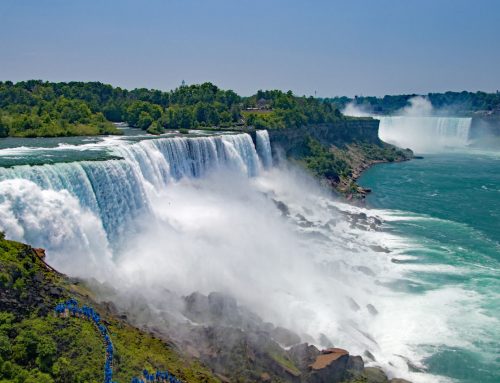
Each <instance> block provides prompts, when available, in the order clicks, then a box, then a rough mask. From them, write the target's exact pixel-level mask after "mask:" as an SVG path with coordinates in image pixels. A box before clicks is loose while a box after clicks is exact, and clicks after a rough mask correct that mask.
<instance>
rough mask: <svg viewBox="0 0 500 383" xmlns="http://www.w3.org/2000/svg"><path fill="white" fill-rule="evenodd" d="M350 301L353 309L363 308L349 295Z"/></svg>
mask: <svg viewBox="0 0 500 383" xmlns="http://www.w3.org/2000/svg"><path fill="white" fill-rule="evenodd" d="M348 301H349V307H350V308H351V310H352V311H359V310H360V309H361V307H360V306H359V305H358V303H357V302H356V301H355V300H354V299H352V298H350V297H349V299H348Z"/></svg>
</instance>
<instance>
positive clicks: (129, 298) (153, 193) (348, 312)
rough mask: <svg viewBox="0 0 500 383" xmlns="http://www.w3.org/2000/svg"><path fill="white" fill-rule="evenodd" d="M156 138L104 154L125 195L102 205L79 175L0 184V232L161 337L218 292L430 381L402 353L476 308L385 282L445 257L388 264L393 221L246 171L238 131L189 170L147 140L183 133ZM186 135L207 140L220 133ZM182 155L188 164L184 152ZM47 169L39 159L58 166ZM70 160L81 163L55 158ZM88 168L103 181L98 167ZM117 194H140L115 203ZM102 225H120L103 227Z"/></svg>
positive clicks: (290, 179) (400, 249)
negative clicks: (76, 181)
mask: <svg viewBox="0 0 500 383" xmlns="http://www.w3.org/2000/svg"><path fill="white" fill-rule="evenodd" d="M165 140H166V141H161V142H158V141H157V140H150V141H147V142H146V141H143V142H140V143H137V144H134V145H128V144H127V145H124V146H123V147H120V148H119V150H120V151H121V152H122V153H124V155H125V154H127V155H128V157H125V158H126V160H124V161H107V162H106V163H105V165H106V166H107V167H106V168H102V169H103V171H104V172H105V174H106V177H111V176H112V174H113V172H115V171H116V172H117V173H116V175H117V177H120V180H121V182H127V184H126V185H127V186H126V187H125V185H120V187H116V188H115V189H114V191H113V193H115V194H117V193H119V192H122V191H123V192H124V193H125V194H123V195H119V194H117V195H115V196H113V198H109V196H108V195H106V196H105V199H104V200H100V206H101V208H100V210H98V212H99V214H100V215H99V214H98V213H97V211H96V210H93V209H95V207H94V208H93V207H92V206H94V205H93V204H92V203H89V202H86V201H87V200H88V199H89V198H88V196H87V193H86V192H85V193H83V192H82V190H81V189H83V186H82V187H81V188H80V189H75V190H77V191H78V192H79V193H80V194H78V198H76V197H75V194H72V193H70V192H69V191H68V190H66V189H61V190H44V189H43V188H41V187H39V186H38V185H37V184H35V183H34V182H32V181H29V180H26V179H21V180H3V181H0V183H1V185H0V187H1V189H2V190H5V191H6V192H5V193H4V194H3V195H2V197H1V198H0V215H1V219H0V222H1V225H2V227H1V229H2V230H4V231H5V232H6V234H7V236H8V237H9V238H12V239H17V240H23V241H29V242H30V243H32V244H33V245H35V246H40V247H44V248H46V249H47V260H48V262H49V263H50V264H51V265H52V266H54V267H55V268H56V269H58V270H60V271H62V272H64V273H66V274H68V275H70V276H73V277H82V278H85V279H86V280H87V281H92V280H95V282H88V283H91V285H93V286H94V287H95V291H96V293H97V294H98V297H99V298H100V299H102V300H106V301H112V302H113V303H115V304H116V306H117V308H118V310H120V311H121V312H123V313H125V314H126V315H127V317H128V318H129V319H130V320H131V321H132V322H133V323H135V324H136V325H138V326H140V327H144V328H147V329H154V330H155V331H159V332H163V333H165V334H170V333H172V331H171V329H172V328H173V327H175V329H176V331H173V334H174V336H175V335H177V334H178V331H179V332H182V328H183V326H188V325H192V324H193V322H192V320H191V319H189V318H187V317H186V316H185V300H184V297H185V296H187V295H189V294H191V293H193V292H200V293H202V294H209V293H211V292H214V291H217V292H221V293H225V294H228V295H230V296H232V297H234V298H235V299H236V301H237V303H238V305H239V306H240V307H244V308H245V310H247V311H248V312H251V313H254V314H255V315H258V316H259V317H260V318H262V321H265V322H270V323H272V324H273V325H274V326H282V327H285V328H288V329H290V330H292V331H294V332H295V333H296V334H298V335H299V336H300V338H301V341H308V342H310V343H314V344H316V345H318V347H325V342H324V338H326V339H328V340H329V342H331V343H332V344H334V345H335V346H338V347H342V348H346V349H348V350H349V351H350V352H351V353H352V354H354V355H356V354H357V355H363V354H364V353H365V351H369V352H370V353H371V354H372V355H373V356H374V357H375V358H376V360H377V362H376V364H377V365H380V366H382V367H384V368H385V369H386V371H387V372H388V373H389V375H391V376H394V375H397V376H400V377H406V378H408V379H411V380H412V381H415V382H419V381H422V382H424V381H425V382H429V381H433V380H435V381H437V378H435V377H432V376H429V375H428V374H425V375H423V374H421V373H415V372H412V371H410V369H409V367H408V364H407V360H411V361H412V363H413V364H414V365H420V363H422V362H423V360H424V359H425V357H426V353H425V352H422V349H420V348H419V347H418V345H420V344H433V345H439V344H445V343H446V344H447V345H451V346H454V345H455V346H457V347H458V346H466V345H467V342H466V341H465V340H464V339H463V338H462V337H460V336H457V333H456V331H455V327H456V326H455V323H453V320H451V322H450V318H451V319H453V318H460V320H467V323H469V322H471V323H472V322H473V321H474V320H475V319H476V318H472V319H470V320H468V319H467V315H473V314H474V313H469V314H467V315H464V313H460V312H459V311H460V307H463V305H462V304H461V303H460V302H462V301H463V300H471V299H473V298H474V297H471V296H470V294H467V293H466V292H464V291H462V290H460V289H459V288H452V287H450V288H443V289H440V290H435V291H429V292H427V293H425V294H421V295H412V294H408V293H405V292H404V291H398V290H397V289H393V288H391V286H392V285H394V284H397V283H399V281H404V280H405V279H406V278H407V275H408V273H410V272H412V271H414V270H415V267H422V269H423V270H424V269H425V270H427V271H435V272H441V268H442V266H438V265H436V266H433V265H429V266H415V265H412V264H411V263H405V262H393V259H395V258H396V259H399V260H406V259H409V258H410V257H409V256H408V255H405V254H404V252H405V250H406V249H408V247H409V246H410V245H409V244H408V243H407V242H405V241H404V240H403V239H402V238H400V237H398V236H396V235H394V234H391V233H388V232H385V231H383V230H382V227H383V222H384V221H390V220H394V219H400V218H398V217H395V216H392V215H390V214H388V212H385V211H380V210H368V209H364V208H359V207H354V206H350V205H347V204H344V203H342V202H339V201H337V200H336V199H335V198H334V196H333V195H332V194H331V193H330V192H329V191H327V190H325V189H323V188H322V187H321V186H320V185H318V183H317V181H316V180H314V179H313V178H311V177H310V176H308V175H307V174H304V172H302V171H301V170H299V169H297V168H295V167H293V166H290V165H289V164H288V163H286V162H282V163H281V164H279V165H276V166H274V167H269V169H268V170H265V167H264V166H263V164H262V163H260V164H257V165H258V166H256V167H255V168H254V167H253V166H254V165H255V163H254V162H255V158H257V157H256V152H255V148H253V145H252V144H251V140H249V137H247V136H246V135H240V136H230V137H228V138H225V141H224V140H221V139H220V138H219V139H218V140H219V141H217V142H218V144H217V145H219V144H221V145H224V146H225V147H227V148H229V149H230V150H228V151H227V155H228V157H227V161H228V162H227V164H228V166H226V165H224V164H222V163H220V162H216V161H215V157H211V161H212V163H213V164H215V163H217V164H218V165H217V166H215V165H214V166H212V167H210V168H209V167H208V165H207V164H208V163H209V162H207V161H208V157H205V156H204V155H203V156H201V157H200V158H202V159H203V161H205V162H204V163H203V164H204V166H207V167H206V170H205V171H203V172H202V173H198V172H200V171H201V170H200V169H198V170H197V174H201V175H200V176H198V177H190V176H183V177H179V178H177V179H172V178H168V177H167V178H165V174H164V172H165V169H167V168H163V167H162V166H163V165H165V164H163V161H164V160H163V159H162V158H164V157H162V154H160V152H159V151H155V150H157V149H159V148H160V149H163V150H166V148H168V150H173V148H182V146H181V145H180V144H181V143H183V142H185V141H186V139H185V138H183V139H171V140H170V141H168V139H165ZM172 140H174V141H175V142H174V143H175V145H173V141H172ZM194 140H197V141H196V142H197V143H198V144H200V145H204V146H205V145H208V144H209V143H214V140H216V139H215V138H199V139H192V141H194ZM167 144H168V145H167ZM243 144H245V145H247V146H245V147H243V146H242V145H243ZM192 145H194V144H193V143H192ZM238 145H239V146H238ZM200 147H201V146H200ZM238 147H239V149H238V150H236V149H237V148H238ZM155 148H156V149H155ZM251 148H253V149H251ZM146 149H147V150H146ZM250 149H251V150H250ZM183 150H184V149H183ZM252 150H253V151H252ZM193 152H194V153H199V152H198V151H193ZM169 153H170V152H169ZM183 153H184V152H183ZM229 155H230V156H229ZM231 156H232V157H231ZM224 158H226V157H224ZM180 160H181V158H178V161H180ZM183 161H184V162H185V163H186V164H187V165H189V168H193V166H192V165H191V162H190V161H192V160H189V161H188V159H187V158H186V159H184V160H183ZM184 162H183V163H184ZM183 163H181V162H179V163H177V164H176V166H177V168H176V169H174V168H173V167H172V166H170V165H168V164H167V165H168V166H169V167H168V169H169V172H174V170H175V171H176V172H178V171H179V169H180V168H182V166H183V165H182V164H183ZM127 164H128V165H130V168H129V170H127V172H125V174H127V176H126V177H125V176H124V175H123V174H124V171H125V169H128V168H127V167H126V166H125V165H127ZM200 164H201V162H200ZM234 164H237V166H234ZM153 165H155V166H153ZM167 165H165V166H167ZM181 165H182V166H181ZM51 166H53V165H47V166H45V165H44V167H43V170H47V169H49V168H50V169H51V172H52V173H53V174H55V173H56V171H55V170H53V168H51ZM70 166H73V168H76V167H77V165H69V164H63V165H56V166H53V167H57V168H58V169H59V170H58V171H61V170H62V169H64V170H65V171H67V168H68V167H70ZM89 166H93V167H96V168H95V170H94V172H96V173H95V174H94V176H95V177H97V170H98V169H101V167H102V166H103V164H95V163H92V164H89ZM98 166H101V167H99V168H97V167H98ZM195 168H196V167H195ZM186 169H187V168H186ZM9 171H10V170H6V171H5V172H9ZM23 171H29V172H33V169H32V168H28V167H26V168H25V169H23ZM30 174H31V173H30ZM66 174H69V173H66ZM71 174H73V173H71ZM78 174H79V173H78ZM252 174H254V175H252ZM16 177H17V175H16ZM59 177H61V176H60V175H58V179H59ZM96 179H98V180H99V187H103V188H104V187H106V188H107V187H108V186H106V184H104V183H103V182H104V181H106V182H107V181H108V180H107V178H106V179H102V180H101V178H96ZM163 179H166V184H162V183H161V182H160V181H161V180H163ZM109 182H111V183H112V184H113V183H114V179H113V178H111V180H110V181H109ZM65 185H67V183H65ZM66 187H67V186H66ZM132 187H135V188H137V190H135V189H132ZM129 189H130V190H129ZM85 190H87V189H85ZM88 190H92V189H88ZM127 193H132V194H130V196H132V195H133V196H134V197H136V196H140V198H142V200H141V201H135V200H132V201H122V199H123V198H125V197H126V196H129V194H127ZM97 196H99V194H97ZM103 198H104V197H103ZM116 200H119V201H118V202H119V204H117V201H116ZM104 202H106V203H107V204H108V206H104ZM125 202H127V203H126V204H125ZM85 204H87V205H88V206H85ZM141 204H143V205H144V206H145V207H144V208H140V209H139V210H137V211H134V210H133V208H134V207H137V206H139V207H140V206H141ZM106 216H108V218H105V217H106ZM103 222H113V223H114V225H116V227H114V226H113V227H112V229H113V231H112V232H110V231H109V230H110V229H109V228H108V229H106V225H105V224H103ZM54 225H56V226H57V228H55V227H54ZM107 230H108V231H107ZM111 239H112V240H111ZM411 246H413V245H411ZM446 271H447V272H453V270H451V271H450V270H446ZM437 305H439V307H440V309H439V310H436V306H437ZM195 324H196V323H195ZM429 328H432V329H433V331H432V332H429V331H428V329H429ZM193 342H196V340H195V339H193ZM401 356H403V357H401ZM367 362H368V364H370V362H369V361H368V360H367ZM372 364H373V362H372Z"/></svg>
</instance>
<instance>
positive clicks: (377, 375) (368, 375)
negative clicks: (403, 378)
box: [362, 367, 389, 383]
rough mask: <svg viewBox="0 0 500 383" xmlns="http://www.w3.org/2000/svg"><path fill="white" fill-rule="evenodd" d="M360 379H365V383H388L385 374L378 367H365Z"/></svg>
mask: <svg viewBox="0 0 500 383" xmlns="http://www.w3.org/2000/svg"><path fill="white" fill-rule="evenodd" d="M362 377H363V378H365V379H366V383H388V381H389V380H388V379H387V375H386V374H385V372H384V371H382V369H381V368H378V367H366V368H365V369H364V370H363V374H362Z"/></svg>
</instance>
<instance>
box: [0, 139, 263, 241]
mask: <svg viewBox="0 0 500 383" xmlns="http://www.w3.org/2000/svg"><path fill="white" fill-rule="evenodd" d="M266 133H267V132H266ZM56 150H57V149H56ZM111 150H112V151H113V154H114V155H116V156H119V157H121V158H122V159H113V160H107V161H80V162H71V163H57V164H45V165H40V166H27V165H26V166H15V167H12V168H0V186H2V185H3V186H4V187H5V188H6V189H5V190H9V193H3V194H2V195H0V218H1V219H0V226H1V227H0V229H3V230H8V229H9V228H10V229H11V231H14V230H16V232H18V233H23V232H28V230H24V227H23V225H24V224H25V223H26V222H27V221H28V220H29V219H30V218H29V217H28V215H29V214H31V213H30V212H31V211H33V209H35V208H36V206H30V207H26V206H24V204H25V201H26V196H27V195H29V194H30V192H29V191H30V190H32V191H33V193H32V194H33V195H34V194H36V193H38V196H39V199H38V200H35V199H30V200H29V201H33V204H40V203H41V202H40V201H41V200H43V201H46V202H47V203H48V204H51V203H52V204H53V208H52V209H57V208H58V206H59V205H58V203H59V202H60V199H61V198H63V199H67V198H70V199H71V198H76V200H77V203H78V205H79V206H81V207H82V208H84V209H87V210H89V211H91V212H93V213H94V214H95V215H96V216H97V217H98V218H100V221H101V222H102V226H103V228H104V230H105V232H106V236H107V237H108V239H109V241H110V242H112V243H116V242H117V241H118V240H119V239H120V238H121V236H122V234H123V232H124V231H125V230H127V231H130V230H131V229H133V227H132V223H133V221H134V218H136V217H137V216H139V215H141V214H144V213H147V212H148V211H151V209H152V208H153V207H152V206H151V203H150V201H151V198H150V197H151V195H152V193H157V192H158V191H159V190H160V189H162V188H165V187H167V185H168V184H169V183H170V182H174V181H177V180H180V179H181V178H183V177H202V176H203V175H204V174H205V173H206V172H208V171H209V170H213V169H217V168H219V167H226V168H229V169H232V170H234V171H236V172H239V173H241V174H245V175H247V176H250V177H252V176H255V175H257V173H258V171H259V157H258V155H257V152H256V150H255V147H254V145H253V142H252V139H251V137H250V136H249V135H248V134H235V135H223V136H212V137H197V138H185V137H173V138H159V139H148V140H143V141H140V142H138V143H135V144H130V143H123V142H122V143H119V144H117V145H116V146H114V147H112V149H111ZM266 161H267V160H266ZM13 181H15V182H16V184H15V185H14V184H13V183H12V182H13ZM6 183H8V184H6ZM30 185H31V186H30ZM35 189H36V190H35ZM16 190H19V193H21V190H22V191H23V193H24V195H23V196H20V195H17V194H16ZM45 191H49V192H50V193H52V194H50V193H48V192H45ZM61 191H64V192H65V193H67V194H69V195H68V196H67V198H66V196H63V197H61V196H60V195H59V196H58V197H57V198H56V199H54V198H53V197H54V195H53V193H54V192H61ZM37 201H38V202H37ZM58 201H59V202H58ZM2 213H3V215H2ZM45 213H46V214H49V213H50V209H49V211H47V212H45ZM75 219H77V218H75ZM29 231H30V232H31V233H33V232H35V231H36V230H35V229H34V228H31V229H30V230H29ZM14 237H18V238H17V239H19V240H22V239H23V238H21V235H20V234H19V235H17V236H14ZM83 237H85V235H83ZM83 237H82V238H83ZM32 243H33V244H34V245H37V244H39V241H36V240H33V242H32Z"/></svg>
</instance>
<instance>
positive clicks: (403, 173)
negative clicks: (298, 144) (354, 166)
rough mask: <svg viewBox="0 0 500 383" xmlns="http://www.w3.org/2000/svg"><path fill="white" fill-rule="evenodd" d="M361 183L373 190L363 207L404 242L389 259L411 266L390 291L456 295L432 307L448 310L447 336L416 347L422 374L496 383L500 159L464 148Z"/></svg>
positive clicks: (499, 363)
mask: <svg viewBox="0 0 500 383" xmlns="http://www.w3.org/2000/svg"><path fill="white" fill-rule="evenodd" d="M360 184H361V185H363V186H364V187H369V188H371V189H372V191H373V192H372V193H371V194H370V195H369V196H368V199H367V204H368V205H369V206H370V207H374V208H378V209H384V210H387V211H388V214H389V216H390V217H392V219H390V222H388V223H387V229H388V230H390V231H391V232H392V233H394V234H397V235H400V236H401V237H402V238H404V239H405V240H406V241H407V242H408V246H407V247H406V248H405V249H404V251H403V252H402V253H401V254H399V255H398V256H396V257H395V259H393V261H394V262H401V263H403V264H404V263H406V264H408V265H410V266H411V267H408V272H407V273H408V275H407V277H408V278H407V279H408V282H407V283H405V282H404V281H403V282H399V283H398V285H397V286H393V287H394V288H395V289H400V290H404V291H405V292H407V293H411V294H422V295H425V294H429V293H430V292H433V291H445V292H448V291H449V292H450V293H449V294H455V295H456V298H455V299H451V300H446V301H445V302H440V301H437V302H435V310H442V311H443V312H446V311H449V312H452V313H454V315H453V316H452V317H450V318H448V321H447V326H448V328H449V329H450V333H449V334H448V336H447V338H446V339H439V337H438V336H437V335H436V341H435V342H429V343H428V344H420V345H418V347H419V348H420V349H421V351H422V352H424V353H425V354H426V355H427V357H426V358H425V360H424V366H425V368H426V369H427V371H428V372H430V373H433V374H436V375H441V376H445V377H449V378H451V379H453V380H454V381H459V382H471V383H472V382H482V383H493V382H500V327H499V321H498V318H500V155H499V154H498V153H486V152H473V151H469V152H466V153H449V154H432V155H427V156H425V158H424V159H419V160H413V161H409V162H405V163H395V164H382V165H378V166H374V167H373V168H371V169H369V170H368V171H367V172H366V173H365V174H364V175H363V176H362V177H361V179H360ZM397 257H399V258H400V259H398V258H397ZM453 305H455V306H456V307H450V306H453ZM457 313H458V314H457ZM428 331H429V332H431V333H432V332H433V331H436V333H437V332H439V331H438V329H434V328H429V329H428ZM438 339H439V340H438Z"/></svg>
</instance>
